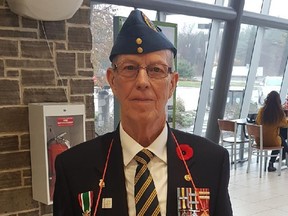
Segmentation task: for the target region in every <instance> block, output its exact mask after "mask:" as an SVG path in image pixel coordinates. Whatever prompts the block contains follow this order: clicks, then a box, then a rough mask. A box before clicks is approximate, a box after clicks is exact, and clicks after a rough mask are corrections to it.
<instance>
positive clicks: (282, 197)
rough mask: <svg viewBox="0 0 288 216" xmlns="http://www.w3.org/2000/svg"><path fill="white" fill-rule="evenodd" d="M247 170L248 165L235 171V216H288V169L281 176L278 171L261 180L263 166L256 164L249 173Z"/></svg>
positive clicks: (232, 187) (232, 194)
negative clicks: (260, 174) (260, 171)
mask: <svg viewBox="0 0 288 216" xmlns="http://www.w3.org/2000/svg"><path fill="white" fill-rule="evenodd" d="M274 166H275V167H277V166H278V164H277V163H275V164H274ZM246 168H247V162H244V163H242V164H238V166H237V169H236V170H234V168H233V169H231V173H230V176H231V177H230V186H229V190H230V197H231V202H232V207H233V212H234V216H274V215H275V216H276V215H277V216H287V215H288V169H287V168H285V167H284V168H283V169H282V172H281V176H278V173H277V171H276V172H263V175H262V178H259V164H257V163H256V162H253V163H252V164H251V167H250V172H249V173H246Z"/></svg>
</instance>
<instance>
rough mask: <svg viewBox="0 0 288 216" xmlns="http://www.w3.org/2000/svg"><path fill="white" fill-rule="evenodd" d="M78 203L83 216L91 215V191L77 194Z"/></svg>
mask: <svg viewBox="0 0 288 216" xmlns="http://www.w3.org/2000/svg"><path fill="white" fill-rule="evenodd" d="M78 202H79V205H80V206H81V208H82V211H83V213H82V215H83V216H90V215H91V206H92V203H93V191H88V192H84V193H80V194H78Z"/></svg>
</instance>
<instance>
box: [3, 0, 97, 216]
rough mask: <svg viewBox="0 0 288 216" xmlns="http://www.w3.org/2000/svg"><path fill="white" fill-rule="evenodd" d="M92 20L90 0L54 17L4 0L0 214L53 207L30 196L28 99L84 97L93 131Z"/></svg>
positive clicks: (91, 131)
mask: <svg viewBox="0 0 288 216" xmlns="http://www.w3.org/2000/svg"><path fill="white" fill-rule="evenodd" d="M89 24H90V0H84V1H83V4H82V6H81V8H80V9H79V10H78V11H77V12H76V14H75V15H74V16H73V17H72V18H71V19H69V20H63V21H56V22H41V21H37V20H32V19H27V18H23V17H20V16H17V15H16V14H14V13H12V12H11V11H10V9H9V8H8V5H7V3H6V2H5V0H0V215H9V216H12V215H13V216H24V215H25V216H28V215H31V216H34V215H35V216H36V215H44V214H48V213H51V212H52V206H46V205H44V204H41V203H38V202H36V201H34V200H33V199H32V188H31V164H30V163H31V161H30V146H29V144H30V141H29V127H28V108H27V104H28V103H32V102H40V103H41V102H83V103H85V105H86V138H87V139H91V138H93V137H94V131H95V129H94V104H93V81H92V79H91V78H92V76H93V70H92V64H91V62H90V53H91V52H90V50H91V48H92V38H91V33H90V26H89ZM46 38H47V40H46Z"/></svg>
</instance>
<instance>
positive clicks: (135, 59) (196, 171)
mask: <svg viewBox="0 0 288 216" xmlns="http://www.w3.org/2000/svg"><path fill="white" fill-rule="evenodd" d="M175 56H176V48H175V47H174V46H173V44H172V43H171V42H170V41H169V40H168V39H167V38H166V37H165V35H164V34H163V33H162V31H161V29H160V28H158V27H156V26H154V25H153V23H152V22H151V21H150V20H149V19H148V18H147V17H146V16H145V14H143V13H142V12H141V11H139V10H134V11H132V12H131V14H130V15H129V17H128V18H127V20H126V21H125V23H124V25H123V27H122V29H121V31H120V32H119V34H118V37H117V40H116V42H115V44H114V46H113V48H112V51H111V55H110V60H111V62H112V66H111V68H108V70H107V80H108V82H109V84H110V86H111V89H112V91H113V93H114V95H115V96H116V98H117V99H118V101H119V103H120V119H121V120H120V123H119V125H118V127H117V129H116V130H115V131H114V132H111V133H108V134H105V135H103V136H99V137H97V138H95V139H93V140H90V141H87V142H85V143H82V144H79V145H77V146H75V147H73V148H71V149H69V150H67V151H65V152H64V153H62V154H61V155H59V156H58V157H57V159H56V185H55V192H54V215H59V216H60V215H65V216H73V215H81V214H82V215H101V216H102V215H107V216H108V215H109V216H116V215H117V216H118V215H119V216H128V215H129V216H134V215H139V216H141V215H143V216H151V215H155V216H156V215H162V216H164V215H169V216H176V215H211V216H212V215H213V216H231V215H232V209H231V203H230V198H229V193H228V182H229V170H230V168H229V156H228V152H227V150H225V149H224V148H222V147H220V146H219V145H217V144H215V143H212V142H211V141H209V140H207V139H205V138H202V137H199V136H195V135H192V134H188V133H184V132H181V131H178V130H175V129H171V128H170V127H169V125H168V124H167V122H166V113H165V106H166V104H167V101H168V99H169V98H170V97H171V96H172V95H173V92H174V90H175V88H176V84H177V81H178V73H177V72H175V71H174V70H173V68H174V66H173V62H174V57H175Z"/></svg>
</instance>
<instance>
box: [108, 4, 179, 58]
mask: <svg viewBox="0 0 288 216" xmlns="http://www.w3.org/2000/svg"><path fill="white" fill-rule="evenodd" d="M164 49H170V50H171V51H172V52H173V53H174V57H175V56H176V53H177V50H176V48H175V47H174V45H173V44H172V43H171V42H170V41H169V40H168V38H167V37H166V36H165V35H164V34H163V32H162V30H161V29H160V28H159V27H158V26H155V25H154V24H153V23H152V22H151V21H150V20H149V19H148V17H147V16H146V15H145V14H144V13H143V12H142V11H140V10H133V11H132V12H131V13H130V15H129V16H128V18H127V19H126V21H125V22H124V24H123V26H122V28H121V30H120V32H119V33H118V35H117V38H116V41H115V43H114V45H113V47H112V50H111V53H110V57H109V59H110V61H111V62H112V60H113V58H114V57H115V56H117V55H119V54H141V53H150V52H154V51H159V50H164Z"/></svg>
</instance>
